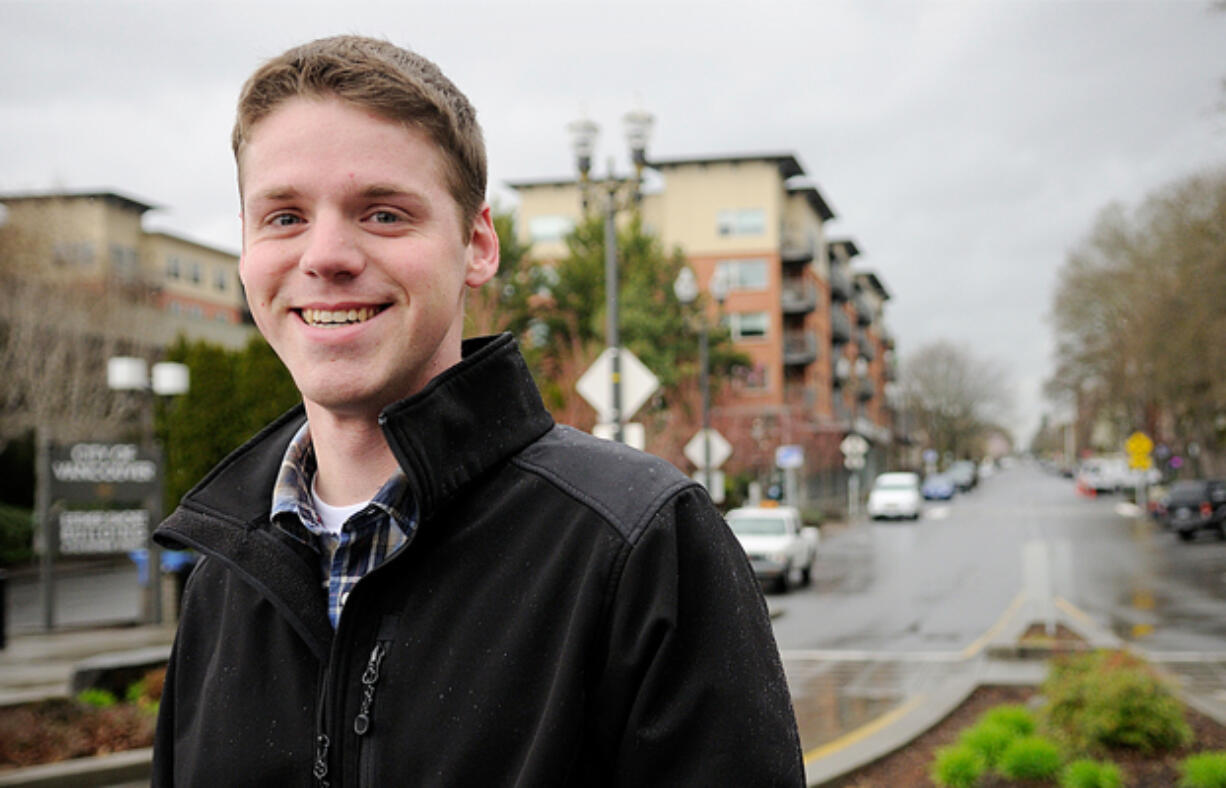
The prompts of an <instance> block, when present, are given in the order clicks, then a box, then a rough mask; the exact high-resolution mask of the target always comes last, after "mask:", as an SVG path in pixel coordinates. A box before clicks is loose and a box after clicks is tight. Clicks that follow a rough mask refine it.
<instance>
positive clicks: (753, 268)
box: [715, 258, 768, 290]
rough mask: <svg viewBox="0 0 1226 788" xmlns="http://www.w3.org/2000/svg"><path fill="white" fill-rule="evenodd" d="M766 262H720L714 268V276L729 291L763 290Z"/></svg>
mask: <svg viewBox="0 0 1226 788" xmlns="http://www.w3.org/2000/svg"><path fill="white" fill-rule="evenodd" d="M767 270H768V269H767V266H766V260H765V259H762V258H756V259H750V260H721V261H720V262H719V263H718V264H716V266H715V275H716V276H719V277H722V278H723V280H724V285H725V286H726V287H727V288H728V289H729V290H765V289H766V285H767V282H766V279H767V273H766V272H767Z"/></svg>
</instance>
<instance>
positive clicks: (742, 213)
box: [715, 208, 766, 235]
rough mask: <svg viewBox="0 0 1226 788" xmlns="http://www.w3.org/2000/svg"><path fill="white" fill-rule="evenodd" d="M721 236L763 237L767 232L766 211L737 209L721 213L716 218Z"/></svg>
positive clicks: (716, 224)
mask: <svg viewBox="0 0 1226 788" xmlns="http://www.w3.org/2000/svg"><path fill="white" fill-rule="evenodd" d="M715 227H716V231H717V232H718V233H719V234H720V235H763V234H764V233H765V232H766V211H765V210H763V209H762V208H737V209H735V210H726V211H720V212H719V214H718V215H717V216H716V218H715Z"/></svg>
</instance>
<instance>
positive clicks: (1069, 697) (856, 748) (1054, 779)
mask: <svg viewBox="0 0 1226 788" xmlns="http://www.w3.org/2000/svg"><path fill="white" fill-rule="evenodd" d="M1066 604H1067V603H1066ZM1070 607H1071V606H1070ZM1067 612H1068V613H1069V614H1072V615H1065V616H1062V617H1061V620H1060V622H1059V623H1058V624H1057V623H1056V622H1055V621H1051V620H1049V621H1048V622H1045V623H1044V624H1040V625H1027V626H1024V627H1020V631H1019V629H1015V630H1014V631H1013V632H1011V633H1010V637H1009V642H1005V641H1003V640H1001V639H997V640H995V641H994V642H993V644H992V645H991V647H989V648H988V649H987V650H986V653H987V657H986V659H979V660H976V662H975V663H973V664H967V665H966V666H965V667H966V668H967V671H966V673H967V674H968V675H969V676H971V678H969V679H959V680H954V681H951V682H949V683H948V684H947V685H946V687H945V688H944V690H943V691H944V692H945V693H946V695H945V697H916V698H912V699H910V700H909V701H907V702H905V703H903V704H902V705H900V706H899V707H898V708H897V709H895V710H894V712H892V713H891V714H889V715H886V716H885V717H882V718H881V719H880V720H879V721H878V722H877V723H875V724H872V725H870V726H865V728H864V729H862V731H859V732H853V734H850V735H849V736H847V737H844V741H843V742H842V743H841V745H839V746H835V747H831V748H829V750H828V751H827V752H819V753H818V754H819V755H821V756H823V757H821V758H819V759H817V761H816V762H814V763H811V764H810V768H809V777H810V785H812V786H825V787H826V788H872V787H873V786H882V787H885V786H890V787H892V786H907V787H908V788H912V787H914V786H919V787H922V786H936V787H937V788H1004V787H1005V786H1060V788H1122V787H1123V786H1127V787H1128V788H1144V787H1145V786H1155V787H1156V788H1176V786H1179V787H1180V788H1226V714H1223V713H1222V711H1221V707H1220V705H1218V706H1216V707H1215V706H1213V705H1212V704H1205V703H1203V702H1200V701H1193V699H1191V698H1185V697H1182V696H1181V694H1180V692H1179V690H1178V688H1177V687H1176V686H1175V685H1174V684H1173V683H1172V682H1171V681H1170V679H1169V677H1167V676H1166V675H1164V674H1163V673H1162V672H1161V671H1160V670H1159V669H1157V668H1155V667H1154V666H1153V665H1151V664H1150V663H1148V662H1146V661H1145V660H1144V659H1143V658H1141V657H1139V656H1137V655H1136V654H1133V653H1131V652H1128V651H1126V650H1123V649H1121V648H1118V647H1117V648H1092V647H1091V644H1090V643H1089V642H1087V639H1086V638H1084V637H1082V636H1081V635H1080V634H1079V633H1077V632H1076V631H1075V629H1076V624H1077V623H1079V622H1078V616H1077V615H1075V614H1076V612H1077V611H1075V610H1070V611H1067ZM1080 623H1084V621H1082V622H1080ZM1100 634H1101V633H1094V635H1095V637H1094V639H1095V640H1096V641H1099V642H1098V645H1101V641H1102V638H1100V637H1098V635H1100ZM1027 668H1029V670H1027ZM1035 668H1037V671H1036V670H1034V669H1035ZM1027 675H1030V676H1031V677H1033V680H1030V681H1025V680H1015V681H1006V683H1004V684H1001V683H999V681H998V680H999V679H1001V678H1002V677H1004V678H1006V679H1007V678H1008V677H1010V676H1012V677H1013V679H1022V678H1024V677H1026V676H1027ZM994 680H997V683H994ZM1189 701H1192V702H1189ZM925 707H927V711H926V714H927V717H928V718H936V719H932V720H931V721H929V720H927V719H923V718H922V717H921V715H923V714H925ZM873 728H875V730H873Z"/></svg>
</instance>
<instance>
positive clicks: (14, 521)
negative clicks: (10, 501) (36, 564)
mask: <svg viewBox="0 0 1226 788" xmlns="http://www.w3.org/2000/svg"><path fill="white" fill-rule="evenodd" d="M33 557H34V515H33V513H32V512H31V511H30V510H29V509H21V508H18V507H15V506H9V505H7V504H0V566H13V565H15V564H22V563H29V561H30V560H31V559H32V558H33Z"/></svg>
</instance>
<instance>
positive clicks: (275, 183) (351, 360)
mask: <svg viewBox="0 0 1226 788" xmlns="http://www.w3.org/2000/svg"><path fill="white" fill-rule="evenodd" d="M240 183H241V187H242V189H241V191H242V195H243V214H242V215H243V253H242V259H241V262H240V268H239V270H240V273H241V276H242V280H243V285H244V286H245V287H246V289H247V300H248V302H249V304H250V307H251V314H252V316H253V317H254V318H255V322H256V325H257V326H258V327H259V329H260V331H261V333H263V334H264V336H265V338H267V339H268V342H269V344H271V345H272V347H273V349H274V350H275V351H276V352H277V355H278V356H280V358H281V360H282V362H284V364H285V365H286V367H288V368H289V371H290V374H291V375H293V378H294V382H295V383H296V384H297V386H298V388H299V390H300V391H301V392H302V396H303V399H304V400H305V401H306V403H307V407H308V410H312V409H315V408H324V409H327V410H328V411H331V412H332V413H334V414H336V415H338V416H340V415H348V416H361V417H368V416H374V415H376V414H377V413H378V412H379V411H380V410H381V409H382V408H383V407H385V406H386V405H388V404H390V403H392V402H394V401H396V400H398V399H402V398H404V397H407V396H409V395H411V394H413V393H415V392H417V391H418V390H420V389H421V388H422V387H423V386H424V385H425V384H426V383H428V382H429V381H430V379H431V378H433V377H434V376H435V375H437V374H438V373H440V372H442V371H443V370H444V369H446V368H448V367H450V366H451V365H453V364H455V363H456V362H458V361H459V360H460V339H461V327H462V322H463V302H464V291H465V288H466V287H476V286H478V285H481V284H483V283H484V282H486V281H488V280H489V278H490V277H492V276H493V275H494V273H495V272H496V271H497V269H498V239H497V236H496V235H495V233H494V229H493V223H492V221H491V218H490V211H489V207H488V206H483V207H482V209H481V210H480V211H479V212H478V215H477V216H476V218H475V219H474V220H473V222H472V225H471V226H470V227H465V226H463V225H462V223H461V218H460V209H459V207H458V205H457V203H456V201H455V199H454V198H453V197H452V195H451V193H450V192H449V191H448V189H447V183H446V180H445V178H444V175H443V158H442V154H441V153H440V152H439V150H438V148H437V147H436V146H435V145H434V144H433V142H432V141H431V140H430V139H429V138H428V137H427V136H426V135H425V134H423V133H421V132H419V131H417V130H415V129H412V128H407V127H405V126H404V125H402V124H400V123H395V122H392V121H388V120H385V119H383V118H381V117H379V116H377V115H375V114H373V113H371V112H368V111H366V110H363V109H359V108H357V107H356V106H354V105H351V104H348V103H345V102H343V101H341V100H339V99H335V98H325V99H309V98H293V99H290V100H288V101H285V102H284V103H283V104H281V105H280V106H279V107H277V108H276V109H275V110H274V111H273V112H272V113H271V114H269V115H268V116H267V117H265V118H263V119H262V120H260V121H259V122H258V123H257V124H256V125H255V127H254V128H253V129H252V132H251V135H250V139H249V140H248V141H247V143H246V144H245V145H244V147H243V150H242V153H241V159H240Z"/></svg>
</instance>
